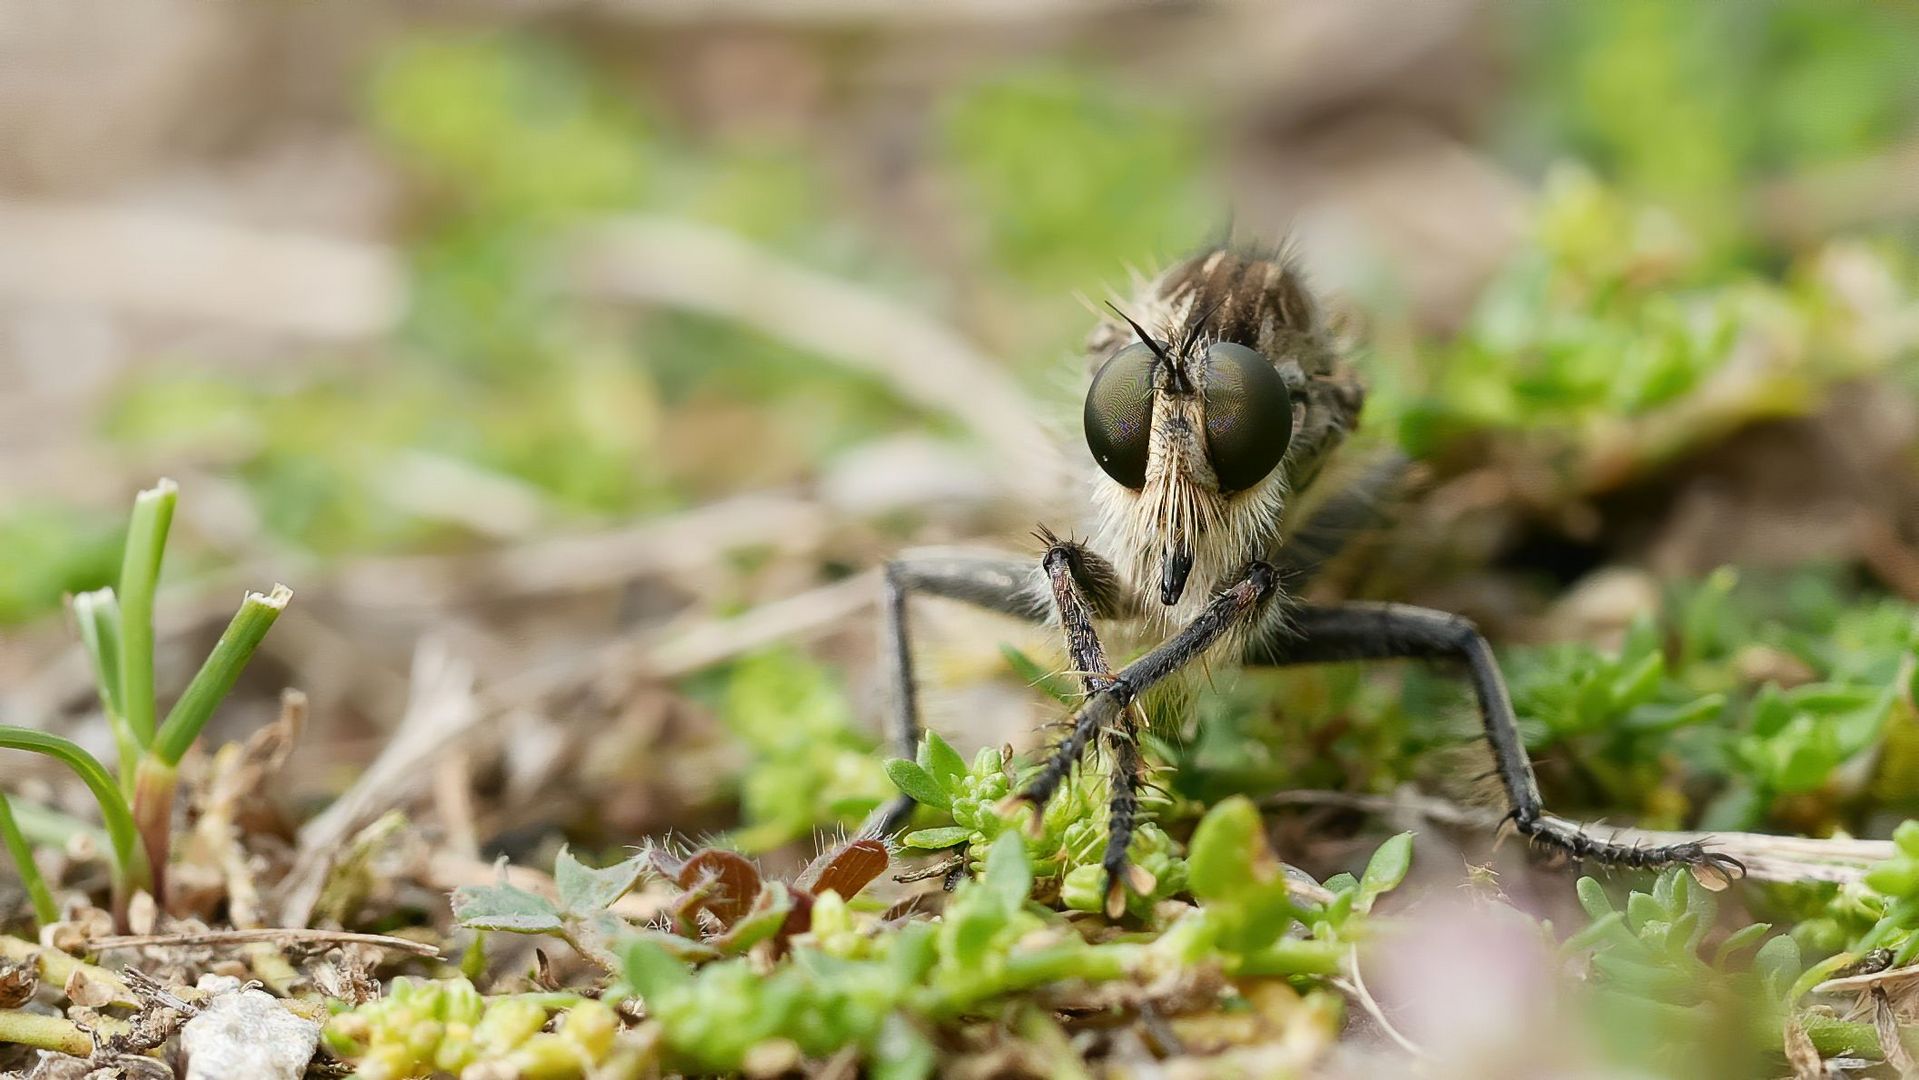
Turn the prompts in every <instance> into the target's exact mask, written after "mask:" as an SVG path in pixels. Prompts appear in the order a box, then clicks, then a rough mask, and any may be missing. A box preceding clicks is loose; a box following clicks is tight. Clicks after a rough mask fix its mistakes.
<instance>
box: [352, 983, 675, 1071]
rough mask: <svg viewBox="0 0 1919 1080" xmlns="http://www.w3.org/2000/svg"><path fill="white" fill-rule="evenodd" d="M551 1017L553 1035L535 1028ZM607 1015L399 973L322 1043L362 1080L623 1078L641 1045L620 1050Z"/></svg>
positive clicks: (553, 999) (575, 998)
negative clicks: (470, 1072) (481, 1074)
mask: <svg viewBox="0 0 1919 1080" xmlns="http://www.w3.org/2000/svg"><path fill="white" fill-rule="evenodd" d="M554 1013H559V1014H560V1017H559V1020H558V1022H557V1023H555V1024H553V1025H552V1026H553V1030H551V1031H545V1030H542V1029H543V1028H545V1027H546V1026H547V1022H548V1018H549V1017H550V1016H551V1015H552V1014H554ZM619 1030H620V1021H619V1017H618V1015H617V1014H615V1012H614V1011H613V1009H612V1008H611V1007H610V1006H608V1005H606V1004H604V1003H602V1002H599V1001H595V1000H593V999H591V998H586V997H581V996H580V995H577V994H502V995H498V996H495V997H482V996H481V995H480V992H479V991H478V990H475V989H474V988H473V984H472V983H470V982H468V981H467V980H465V979H451V980H446V981H442V982H429V981H425V980H420V979H411V978H407V977H405V976H402V977H400V978H397V979H395V980H393V986H392V989H391V990H390V991H388V993H387V994H386V996H384V997H382V998H379V999H376V1000H374V1001H370V1002H367V1003H366V1004H364V1005H360V1006H358V1007H357V1008H353V1009H349V1010H346V1011H344V1012H341V1013H339V1014H337V1015H335V1016H334V1017H333V1019H332V1020H330V1021H329V1022H328V1023H327V1026H326V1030H325V1032H324V1034H323V1038H324V1040H325V1043H326V1047H327V1049H328V1050H329V1051H331V1052H332V1053H333V1054H334V1055H335V1056H337V1057H339V1058H342V1059H344V1060H347V1061H350V1062H352V1063H353V1066H354V1075H355V1076H356V1077H359V1078H360V1080H402V1078H404V1077H416V1076H419V1077H423V1076H438V1075H444V1074H460V1073H462V1072H464V1071H465V1070H467V1069H469V1068H472V1067H476V1066H478V1067H481V1068H483V1069H484V1068H490V1069H493V1070H497V1071H496V1072H494V1073H491V1074H488V1075H505V1076H516V1077H525V1078H527V1080H570V1078H573V1077H579V1076H592V1077H595V1078H596V1080H597V1078H613V1077H631V1076H637V1075H640V1070H641V1068H642V1067H643V1066H644V1064H645V1063H646V1055H645V1053H644V1050H643V1048H640V1047H636V1046H633V1045H630V1044H624V1045H622V1044H619V1042H618V1033H619Z"/></svg>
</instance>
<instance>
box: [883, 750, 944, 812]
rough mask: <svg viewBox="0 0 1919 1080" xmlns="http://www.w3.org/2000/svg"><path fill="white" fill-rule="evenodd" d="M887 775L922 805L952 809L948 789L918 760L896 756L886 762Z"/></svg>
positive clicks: (939, 808) (895, 784)
mask: <svg viewBox="0 0 1919 1080" xmlns="http://www.w3.org/2000/svg"><path fill="white" fill-rule="evenodd" d="M886 775H887V776H888V777H891V778H892V781H893V786H894V787H897V788H899V789H900V791H902V792H904V793H905V794H907V795H910V796H912V798H913V801H914V802H916V803H919V804H920V805H921V806H930V807H932V808H934V809H935V810H951V809H952V808H953V800H952V798H951V797H950V796H948V795H947V794H946V789H945V788H943V787H941V786H940V785H939V782H938V781H936V780H934V779H933V776H932V774H931V773H928V772H927V771H926V770H925V769H922V768H920V767H919V764H918V763H917V762H913V761H908V760H907V759H905V758H894V759H892V760H891V761H888V762H887V763H886Z"/></svg>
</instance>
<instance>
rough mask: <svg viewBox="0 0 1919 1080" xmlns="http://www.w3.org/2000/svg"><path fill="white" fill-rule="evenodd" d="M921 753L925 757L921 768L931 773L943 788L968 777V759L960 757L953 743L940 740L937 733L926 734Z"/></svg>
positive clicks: (921, 744) (921, 762)
mask: <svg viewBox="0 0 1919 1080" xmlns="http://www.w3.org/2000/svg"><path fill="white" fill-rule="evenodd" d="M920 753H921V755H922V756H923V760H922V761H920V763H919V764H920V767H921V768H923V769H925V770H926V771H927V772H928V773H931V774H932V776H933V779H935V780H937V781H939V782H940V784H941V785H942V786H944V785H946V784H950V783H954V782H956V781H958V780H959V779H960V777H962V776H965V775H966V759H965V758H963V757H960V755H959V751H958V750H955V749H953V745H952V744H951V743H949V742H947V741H946V740H945V739H942V738H940V734H939V732H937V731H929V732H927V733H926V738H925V740H924V741H922V742H921V743H920Z"/></svg>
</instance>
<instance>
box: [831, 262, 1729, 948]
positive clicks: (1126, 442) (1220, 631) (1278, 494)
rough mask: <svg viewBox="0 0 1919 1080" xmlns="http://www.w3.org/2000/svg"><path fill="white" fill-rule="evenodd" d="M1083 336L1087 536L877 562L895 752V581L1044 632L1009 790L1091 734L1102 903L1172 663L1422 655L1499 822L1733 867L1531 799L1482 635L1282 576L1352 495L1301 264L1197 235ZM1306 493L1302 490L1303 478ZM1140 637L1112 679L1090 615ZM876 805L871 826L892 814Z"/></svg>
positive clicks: (903, 648) (1118, 869)
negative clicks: (1490, 774) (1039, 759)
mask: <svg viewBox="0 0 1919 1080" xmlns="http://www.w3.org/2000/svg"><path fill="white" fill-rule="evenodd" d="M1113 314H1114V316H1116V317H1115V318H1107V319H1103V320H1102V321H1101V323H1100V324H1099V325H1098V326H1097V327H1096V328H1095V329H1094V331H1093V333H1092V335H1091V336H1090V338H1089V339H1088V345H1087V370H1088V373H1089V375H1090V378H1091V381H1090V383H1089V385H1088V387H1087V390H1086V405H1085V412H1084V418H1083V420H1084V427H1085V437H1086V448H1087V450H1088V451H1090V454H1089V456H1088V457H1087V459H1086V461H1085V464H1086V465H1088V466H1095V467H1091V468H1088V469H1087V470H1086V471H1087V473H1088V477H1087V479H1088V483H1089V487H1090V492H1091V500H1090V501H1091V506H1090V508H1089V509H1090V513H1088V514H1087V515H1086V520H1085V521H1084V522H1083V523H1082V524H1083V526H1084V527H1085V529H1086V535H1087V537H1088V539H1086V540H1084V541H1080V540H1073V539H1060V538H1059V537H1058V536H1056V535H1055V534H1054V533H1053V532H1051V531H1049V530H1047V529H1045V528H1043V527H1042V529H1041V530H1040V532H1039V535H1040V537H1041V539H1042V541H1043V542H1044V543H1045V545H1046V551H1045V554H1044V555H1043V556H1041V558H1040V559H1039V561H1038V563H1037V565H1035V564H1034V563H1033V562H1032V560H1031V559H1030V558H1029V559H1021V558H1018V557H1013V556H995V555H984V554H971V553H958V552H950V551H920V552H908V553H906V554H904V555H902V556H901V557H899V558H898V559H896V560H894V561H893V562H891V563H889V564H888V566H887V568H886V574H885V586H884V599H883V603H884V619H885V629H886V640H887V642H888V645H889V649H890V654H889V656H888V657H887V661H888V664H889V666H890V668H891V675H892V682H893V688H894V692H895V697H894V704H895V707H894V712H893V730H892V736H893V737H894V738H895V739H896V740H897V742H898V746H899V748H900V750H901V752H903V753H904V754H905V755H906V756H908V757H911V756H912V755H913V752H914V749H915V747H916V745H917V743H918V741H919V737H920V725H919V712H918V704H917V698H916V693H915V688H914V680H913V658H912V652H911V648H910V639H909V634H908V627H907V617H906V616H907V598H908V597H909V596H912V595H914V594H916V593H924V594H930V595H934V596H943V597H948V598H951V599H955V600H961V601H966V602H969V603H972V604H975V605H978V606H980V607H983V608H987V609H990V610H993V611H998V612H1001V613H1004V614H1007V615H1012V616H1015V617H1018V618H1022V619H1027V620H1031V621H1033V622H1039V623H1051V624H1054V625H1057V626H1058V627H1059V628H1060V630H1061V631H1062V632H1063V633H1064V635H1065V639H1066V646H1067V651H1068V654H1069V656H1070V658H1071V663H1072V670H1073V671H1074V672H1075V673H1076V674H1077V675H1078V677H1079V678H1080V680H1081V684H1082V687H1083V689H1084V690H1085V693H1086V697H1085V700H1084V702H1083V703H1082V704H1081V705H1080V706H1079V707H1078V709H1077V710H1076V711H1075V712H1074V714H1073V715H1072V717H1071V718H1070V719H1069V720H1068V721H1067V723H1066V724H1065V726H1064V728H1063V730H1064V731H1065V735H1064V736H1063V737H1062V738H1061V739H1060V740H1059V742H1058V743H1057V744H1056V745H1055V746H1054V747H1053V748H1052V750H1051V752H1050V753H1049V754H1048V755H1047V757H1046V759H1045V763H1044V765H1043V767H1041V768H1040V769H1039V770H1038V771H1037V772H1036V773H1034V774H1033V775H1032V777H1031V778H1030V779H1029V780H1027V781H1026V783H1025V786H1024V787H1023V788H1022V789H1021V790H1020V791H1018V792H1017V793H1016V794H1015V798H1016V799H1019V800H1023V801H1026V802H1029V803H1031V804H1033V805H1034V806H1035V807H1041V806H1044V805H1045V804H1046V802H1047V801H1048V800H1049V799H1051V798H1052V796H1053V795H1054V793H1055V792H1057V791H1058V790H1059V787H1060V785H1061V783H1063V782H1064V781H1065V779H1066V777H1067V775H1068V774H1069V773H1070V771H1071V770H1072V768H1073V766H1074V764H1075V763H1076V762H1077V761H1078V760H1079V758H1080V757H1081V756H1082V754H1083V753H1085V751H1086V750H1087V749H1088V748H1089V747H1091V746H1093V745H1095V743H1096V742H1097V743H1099V744H1101V745H1103V746H1104V748H1105V750H1106V753H1105V755H1104V757H1105V761H1106V764H1107V767H1108V769H1109V770H1110V775H1111V803H1110V807H1109V815H1108V839H1107V844H1106V849H1105V854H1104V857H1103V860H1102V863H1103V866H1104V869H1105V872H1106V909H1107V911H1108V913H1109V914H1110V915H1112V916H1114V917H1117V916H1118V915H1119V914H1120V912H1121V911H1122V910H1123V909H1124V906H1125V892H1124V889H1125V888H1126V887H1127V885H1128V884H1131V885H1132V886H1133V887H1134V888H1135V889H1139V888H1140V886H1141V885H1142V884H1150V883H1145V882H1139V881H1129V879H1128V868H1127V863H1126V849H1127V847H1128V845H1129V844H1130V843H1131V841H1132V836H1133V830H1134V826H1135V822H1136V820H1137V816H1138V811H1139V793H1140V790H1141V788H1142V786H1143V784H1144V767H1143V764H1142V759H1141V756H1140V751H1139V734H1140V731H1141V724H1142V721H1143V719H1144V718H1145V717H1146V716H1147V715H1148V714H1153V715H1158V716H1164V715H1165V714H1166V713H1168V712H1169V711H1177V710H1179V709H1180V708H1181V707H1182V705H1183V702H1184V701H1185V700H1186V695H1185V693H1184V683H1185V681H1186V680H1184V679H1183V678H1182V676H1183V675H1184V674H1186V673H1190V672H1193V671H1195V670H1199V669H1201V668H1205V669H1207V670H1218V669H1220V668H1223V667H1228V666H1232V665H1288V664H1311V663H1321V662H1328V661H1344V660H1386V659H1399V658H1427V659H1435V660H1447V661H1452V662H1454V663H1456V664H1458V665H1459V666H1460V667H1461V668H1462V669H1463V671H1464V672H1465V674H1466V675H1467V677H1468V678H1469V679H1470V680H1471V682H1472V687H1473V691H1474V694H1475V696H1476V698H1477V702H1478V707H1479V713H1480V716H1481V718H1482V719H1483V721H1484V723H1485V729H1486V737H1487V739H1488V741H1489V742H1490V743H1491V745H1492V750H1493V756H1494V760H1495V765H1496V768H1495V771H1496V773H1497V775H1498V777H1499V781H1500V784H1501V786H1502V787H1503V788H1504V790H1505V796H1506V802H1507V808H1508V814H1507V817H1508V818H1509V819H1510V820H1511V821H1512V823H1513V825H1514V827H1515V828H1516V829H1517V830H1518V831H1519V832H1520V833H1521V834H1523V835H1525V836H1528V837H1530V838H1532V839H1533V840H1534V841H1536V842H1538V843H1540V844H1544V845H1548V846H1551V847H1554V848H1558V849H1560V850H1563V851H1565V852H1567V853H1569V854H1571V855H1572V856H1575V857H1578V858H1585V859H1594V860H1597V861H1600V862H1605V863H1612V864H1620V865H1627V866H1636V867H1656V866H1664V865H1669V864H1690V865H1696V866H1702V867H1708V868H1712V869H1716V870H1718V871H1720V872H1722V873H1736V872H1737V871H1738V869H1739V866H1738V863H1737V862H1735V861H1734V860H1732V859H1731V858H1730V857H1728V856H1726V855H1723V854H1720V853H1717V852H1714V851H1711V850H1710V849H1708V848H1706V847H1705V846H1704V845H1702V844H1700V843H1698V842H1684V843H1675V844H1669V845H1665V846H1659V847H1639V846H1628V845H1626V844H1621V843H1618V842H1615V841H1610V840H1606V839H1602V838H1599V837H1596V836H1593V835H1591V834H1589V833H1587V832H1586V831H1585V830H1584V829H1582V828H1581V827H1580V826H1579V825H1578V824H1577V823H1575V822H1572V821H1569V820H1567V819H1564V818H1560V817H1556V816H1554V815H1552V814H1549V813H1547V812H1546V810H1545V807H1544V806H1543V804H1542V803H1541V800H1540V795H1539V786H1538V783H1537V782H1536V781H1535V779H1534V777H1533V769H1532V763H1531V762H1530V761H1529V760H1528V758H1527V756H1526V750H1525V746H1524V744H1523V743H1522V742H1521V741H1520V737H1519V730H1518V727H1517V725H1516V723H1515V721H1514V717H1513V707H1512V700H1511V698H1510V696H1509V695H1508V694H1507V692H1506V685H1505V681H1504V679H1503V678H1501V676H1500V673H1499V668H1498V667H1497V666H1496V664H1495V662H1494V659H1493V653H1492V649H1491V647H1490V646H1489V645H1488V644H1487V642H1486V639H1485V638H1484V637H1482V636H1481V635H1480V633H1479V631H1478V630H1477V629H1475V628H1474V626H1473V624H1472V623H1470V622H1468V621H1467V620H1466V619H1463V618H1461V617H1459V616H1457V615H1452V614H1448V613H1446V612H1441V611H1434V610H1431V609H1428V608H1420V607H1412V606H1408V605H1404V604H1390V603H1347V604H1340V605H1336V606H1315V605H1310V604H1305V603H1300V602H1297V601H1295V600H1294V599H1292V598H1291V597H1290V596H1289V595H1288V593H1289V591H1290V589H1289V586H1296V585H1297V583H1298V580H1300V579H1301V578H1302V577H1303V575H1304V574H1305V573H1307V572H1309V568H1310V566H1311V565H1313V564H1314V563H1315V561H1316V559H1317V557H1318V555H1319V554H1321V553H1323V549H1324V548H1325V547H1326V546H1327V542H1328V537H1329V535H1330V534H1331V532H1332V529H1331V528H1329V527H1328V525H1329V523H1334V522H1338V521H1340V520H1341V519H1349V518H1350V510H1351V506H1350V503H1351V502H1352V501H1354V500H1355V499H1365V498H1367V493H1365V492H1363V491H1353V490H1339V491H1334V490H1331V489H1336V488H1339V486H1340V485H1339V483H1338V482H1336V481H1333V480H1330V479H1327V478H1326V476H1327V475H1328V473H1327V466H1328V464H1329V463H1330V462H1331V461H1332V459H1333V458H1334V456H1335V451H1336V450H1337V449H1338V448H1339V446H1340V444H1341V442H1342V441H1344V439H1345V437H1346V436H1347V435H1348V434H1349V433H1350V432H1352V431H1353V429H1354V428H1355V426H1356V425H1357V422H1358V419H1359V413H1360V406H1361V404H1362V403H1363V401H1364V398H1365V390H1364V387H1363V385H1362V384H1361V383H1360V381H1359V379H1358V377H1357V375H1356V374H1355V373H1354V372H1353V370H1352V369H1351V367H1350V366H1349V365H1348V364H1347V363H1346V362H1345V359H1344V358H1343V357H1342V355H1341V353H1340V349H1339V347H1338V345H1337V343H1336V342H1335V341H1334V339H1333V335H1332V334H1331V333H1330V332H1329V331H1328V329H1327V327H1326V325H1325V322H1324V320H1323V318H1322V316H1321V314H1320V310H1319V306H1318V304H1317V303H1316V301H1315V300H1314V298H1313V296H1312V294H1311V293H1310V292H1309V291H1308V289H1307V287H1306V285H1305V282H1304V281H1303V279H1302V277H1301V274H1300V272H1299V271H1298V269H1297V268H1296V267H1295V266H1294V265H1293V264H1292V262H1291V261H1290V260H1289V259H1288V258H1286V257H1285V255H1284V254H1283V253H1281V252H1276V251H1254V250H1243V249H1238V248H1233V247H1222V248H1216V249H1213V250H1209V251H1206V252H1203V253H1201V254H1199V255H1196V256H1194V257H1192V258H1190V259H1187V260H1185V261H1184V262H1181V263H1179V264H1178V265H1176V266H1174V267H1172V268H1171V269H1169V270H1167V271H1166V272H1164V273H1163V274H1161V275H1159V276H1158V277H1157V278H1155V279H1153V280H1151V281H1148V282H1146V283H1144V284H1143V286H1142V287H1141V288H1140V290H1139V292H1138V294H1137V295H1136V296H1134V297H1133V298H1132V299H1131V301H1130V302H1129V303H1128V304H1127V305H1126V306H1124V307H1114V309H1113ZM1316 489H1318V490H1316ZM1102 626H1105V627H1108V628H1110V629H1117V630H1118V631H1119V632H1121V633H1124V634H1126V635H1128V640H1138V639H1141V638H1143V639H1144V640H1146V641H1156V642H1157V644H1154V645H1152V647H1151V648H1149V649H1147V650H1146V651H1145V653H1144V655H1142V656H1140V657H1139V658H1138V659H1136V660H1134V661H1132V662H1131V663H1128V664H1126V665H1124V666H1123V667H1120V668H1119V669H1118V670H1114V669H1113V668H1112V666H1111V665H1110V664H1109V662H1108V659H1107V652H1106V648H1105V646H1104V644H1103V643H1102V635H1101V629H1100V628H1101V627H1102ZM912 805H913V804H912V800H911V799H908V798H901V799H899V800H897V801H895V802H894V803H891V804H889V805H888V806H885V807H882V808H881V809H880V811H878V812H876V814H875V815H874V818H873V820H872V821H871V822H869V824H868V831H870V832H872V833H876V834H878V833H890V832H892V831H893V830H895V829H897V828H898V827H900V826H901V825H902V824H903V823H904V821H905V819H906V816H907V814H909V813H910V812H911V810H912Z"/></svg>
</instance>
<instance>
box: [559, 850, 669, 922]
mask: <svg viewBox="0 0 1919 1080" xmlns="http://www.w3.org/2000/svg"><path fill="white" fill-rule="evenodd" d="M645 872H646V856H645V855H644V854H641V855H635V856H633V857H632V858H630V859H628V860H626V861H625V862H621V863H616V864H614V865H612V866H607V867H601V868H598V869H595V868H594V867H591V866H587V865H586V864H584V863H582V862H580V861H579V860H578V859H575V858H574V857H573V853H572V851H570V850H569V849H567V848H564V847H562V848H561V849H560V854H559V857H558V858H556V859H555V860H554V862H553V884H554V886H555V887H556V888H557V889H558V890H559V893H560V908H561V910H563V911H565V912H567V913H568V914H571V915H591V914H593V913H594V912H596V911H605V910H606V909H607V908H609V907H612V906H613V902H614V901H615V900H618V899H619V898H620V897H622V896H625V895H626V893H627V891H628V890H629V889H631V888H633V886H634V885H635V884H636V883H638V882H639V880H640V875H641V874H643V873H645Z"/></svg>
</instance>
